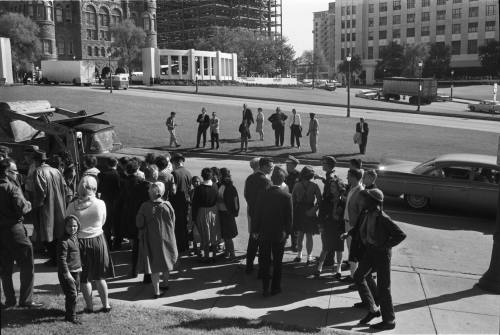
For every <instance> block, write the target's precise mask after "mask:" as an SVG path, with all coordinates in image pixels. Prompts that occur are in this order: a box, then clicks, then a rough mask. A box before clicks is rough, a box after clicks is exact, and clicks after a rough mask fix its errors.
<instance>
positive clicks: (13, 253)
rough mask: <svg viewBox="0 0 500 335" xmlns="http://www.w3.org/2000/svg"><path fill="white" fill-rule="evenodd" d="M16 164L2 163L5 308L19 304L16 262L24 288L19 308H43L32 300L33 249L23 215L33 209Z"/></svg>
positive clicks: (0, 191)
mask: <svg viewBox="0 0 500 335" xmlns="http://www.w3.org/2000/svg"><path fill="white" fill-rule="evenodd" d="M18 174H19V172H18V171H17V166H16V163H15V162H14V161H13V160H12V159H10V158H4V159H2V160H1V161H0V203H1V204H2V206H0V249H1V250H0V261H1V270H2V271H1V277H2V284H3V288H4V294H5V304H2V309H3V308H9V307H13V306H15V305H16V294H15V291H14V284H13V283H12V273H13V270H14V261H15V262H16V263H17V265H18V266H19V272H20V275H19V277H20V281H21V287H20V290H19V306H20V307H29V308H36V307H41V306H42V305H41V304H39V303H36V302H34V301H33V283H34V273H35V270H34V261H33V247H32V245H31V242H30V239H29V238H28V234H27V233H26V228H25V227H24V224H23V222H24V215H25V214H27V213H28V212H29V211H30V210H31V203H30V202H29V201H27V200H26V199H25V198H24V195H23V192H22V190H21V188H20V187H19V186H18V185H17V184H16V183H15V182H14V181H15V180H16V179H17V175H18Z"/></svg>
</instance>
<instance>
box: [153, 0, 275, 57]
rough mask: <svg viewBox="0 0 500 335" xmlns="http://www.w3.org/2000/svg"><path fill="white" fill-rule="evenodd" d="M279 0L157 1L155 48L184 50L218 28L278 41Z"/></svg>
mask: <svg viewBox="0 0 500 335" xmlns="http://www.w3.org/2000/svg"><path fill="white" fill-rule="evenodd" d="M281 11H282V8H281V0H173V1H171V0H158V9H157V15H158V45H159V46H160V47H162V48H169V49H188V48H191V47H193V43H194V41H195V40H196V39H197V38H200V37H205V38H206V37H210V36H213V35H214V34H215V32H216V31H217V29H218V28H220V27H229V28H238V27H241V28H248V29H251V30H255V31H259V32H262V33H265V34H267V35H268V36H269V37H282V31H281V16H282V12H281Z"/></svg>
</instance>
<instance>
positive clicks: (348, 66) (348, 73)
mask: <svg viewBox="0 0 500 335" xmlns="http://www.w3.org/2000/svg"><path fill="white" fill-rule="evenodd" d="M351 59H352V57H351V55H348V56H347V57H346V61H347V117H351Z"/></svg>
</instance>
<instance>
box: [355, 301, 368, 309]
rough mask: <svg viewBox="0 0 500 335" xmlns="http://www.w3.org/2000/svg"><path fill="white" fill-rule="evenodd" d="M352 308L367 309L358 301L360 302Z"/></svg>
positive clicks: (365, 305)
mask: <svg viewBox="0 0 500 335" xmlns="http://www.w3.org/2000/svg"><path fill="white" fill-rule="evenodd" d="M352 307H354V308H360V309H367V308H368V305H367V304H365V303H364V302H362V301H360V302H357V303H355V304H354V305H352Z"/></svg>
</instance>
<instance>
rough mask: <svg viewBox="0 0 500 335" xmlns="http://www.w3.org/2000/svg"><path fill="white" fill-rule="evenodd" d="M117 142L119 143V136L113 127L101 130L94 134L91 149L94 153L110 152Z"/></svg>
mask: <svg viewBox="0 0 500 335" xmlns="http://www.w3.org/2000/svg"><path fill="white" fill-rule="evenodd" d="M115 143H118V137H117V136H116V133H115V131H114V130H113V129H109V130H104V131H100V132H98V133H95V134H94V135H93V136H92V143H91V145H90V151H91V152H92V153H103V152H110V151H112V150H113V144H115Z"/></svg>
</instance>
